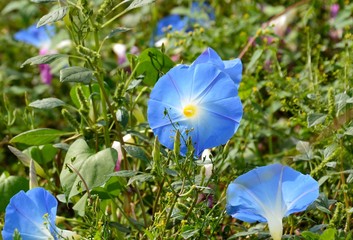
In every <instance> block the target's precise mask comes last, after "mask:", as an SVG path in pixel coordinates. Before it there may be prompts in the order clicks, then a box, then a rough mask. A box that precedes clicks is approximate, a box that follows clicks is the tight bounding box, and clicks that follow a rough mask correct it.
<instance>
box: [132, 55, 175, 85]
mask: <svg viewBox="0 0 353 240" xmlns="http://www.w3.org/2000/svg"><path fill="white" fill-rule="evenodd" d="M172 67H174V62H173V61H172V60H171V59H170V58H169V57H168V56H167V55H165V54H163V53H162V52H161V51H159V50H158V49H156V48H147V49H146V50H144V51H143V52H142V53H141V54H140V56H139V57H138V63H137V65H136V69H135V71H136V75H137V76H139V75H144V78H143V82H144V83H145V84H147V85H149V86H153V85H154V84H155V83H156V81H157V80H158V78H159V77H160V76H161V75H163V74H165V73H166V72H168V71H169V70H170V69H171V68H172Z"/></svg>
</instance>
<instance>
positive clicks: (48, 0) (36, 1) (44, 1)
mask: <svg viewBox="0 0 353 240" xmlns="http://www.w3.org/2000/svg"><path fill="white" fill-rule="evenodd" d="M31 2H34V3H49V2H57V0H31Z"/></svg>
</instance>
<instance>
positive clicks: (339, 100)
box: [335, 93, 349, 113]
mask: <svg viewBox="0 0 353 240" xmlns="http://www.w3.org/2000/svg"><path fill="white" fill-rule="evenodd" d="M348 100H349V96H348V95H347V94H346V93H339V94H337V95H336V96H335V104H336V108H337V113H338V112H340V111H341V110H342V109H343V108H344V107H345V106H346V105H347V101H348Z"/></svg>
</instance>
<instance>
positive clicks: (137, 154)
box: [123, 145, 150, 163]
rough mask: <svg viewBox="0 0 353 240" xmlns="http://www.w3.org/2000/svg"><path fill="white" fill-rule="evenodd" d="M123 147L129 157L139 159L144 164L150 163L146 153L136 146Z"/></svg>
mask: <svg viewBox="0 0 353 240" xmlns="http://www.w3.org/2000/svg"><path fill="white" fill-rule="evenodd" d="M123 147H124V149H125V150H126V152H127V153H128V154H129V155H130V156H131V157H134V158H137V159H140V160H142V161H144V162H146V163H149V162H150V161H149V159H148V157H147V155H146V153H145V152H144V151H143V150H142V148H140V147H137V146H127V145H124V146H123Z"/></svg>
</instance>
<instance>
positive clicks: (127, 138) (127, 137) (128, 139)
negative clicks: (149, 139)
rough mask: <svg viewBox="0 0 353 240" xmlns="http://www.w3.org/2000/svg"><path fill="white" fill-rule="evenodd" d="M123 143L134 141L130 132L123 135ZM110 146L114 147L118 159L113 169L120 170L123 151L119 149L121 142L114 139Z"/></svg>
mask: <svg viewBox="0 0 353 240" xmlns="http://www.w3.org/2000/svg"><path fill="white" fill-rule="evenodd" d="M123 140H124V143H135V141H134V139H133V138H132V136H131V134H126V135H125V136H124V137H123ZM112 148H114V149H115V150H116V151H117V152H118V159H117V161H116V165H115V169H114V170H115V171H116V172H118V171H120V168H121V160H122V159H123V151H122V149H121V143H120V142H119V141H114V142H113V144H112Z"/></svg>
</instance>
